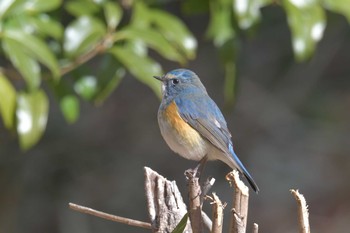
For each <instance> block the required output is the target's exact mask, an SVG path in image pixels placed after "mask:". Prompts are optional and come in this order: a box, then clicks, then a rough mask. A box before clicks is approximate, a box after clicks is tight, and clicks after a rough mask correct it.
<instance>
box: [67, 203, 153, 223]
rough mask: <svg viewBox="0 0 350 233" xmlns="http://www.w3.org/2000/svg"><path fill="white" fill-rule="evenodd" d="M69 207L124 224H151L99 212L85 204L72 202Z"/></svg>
mask: <svg viewBox="0 0 350 233" xmlns="http://www.w3.org/2000/svg"><path fill="white" fill-rule="evenodd" d="M69 208H71V209H72V210H76V211H78V212H81V213H84V214H90V215H94V216H96V217H99V218H104V219H107V220H110V221H114V222H119V223H124V224H126V225H129V226H134V227H141V228H146V229H151V224H150V223H148V222H142V221H138V220H134V219H130V218H124V217H120V216H116V215H112V214H107V213H104V212H101V211H98V210H94V209H91V208H88V207H85V206H81V205H77V204H74V203H69Z"/></svg>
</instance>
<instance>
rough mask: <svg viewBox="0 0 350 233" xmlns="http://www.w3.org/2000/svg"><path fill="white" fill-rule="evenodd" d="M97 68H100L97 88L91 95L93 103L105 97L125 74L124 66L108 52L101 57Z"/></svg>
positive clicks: (101, 100) (98, 102)
mask: <svg viewBox="0 0 350 233" xmlns="http://www.w3.org/2000/svg"><path fill="white" fill-rule="evenodd" d="M98 70H100V72H98V74H97V75H98V80H97V86H98V90H97V92H96V94H95V96H94V97H93V99H94V103H95V104H97V105H99V104H101V103H102V102H104V101H105V100H106V99H107V97H108V96H109V95H110V94H111V93H112V92H113V91H114V90H115V89H116V88H117V86H118V85H119V83H120V82H121V80H122V79H123V77H124V76H125V69H124V67H122V65H121V64H120V63H119V62H118V61H117V60H116V59H115V58H114V57H113V56H112V55H110V54H107V55H105V56H104V57H103V59H102V63H101V65H100V66H99V68H98Z"/></svg>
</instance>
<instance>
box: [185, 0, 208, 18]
mask: <svg viewBox="0 0 350 233" xmlns="http://www.w3.org/2000/svg"><path fill="white" fill-rule="evenodd" d="M209 2H210V1H209V0H201V1H198V0H186V1H182V4H181V10H182V12H185V14H188V15H194V14H206V13H207V12H208V11H209Z"/></svg>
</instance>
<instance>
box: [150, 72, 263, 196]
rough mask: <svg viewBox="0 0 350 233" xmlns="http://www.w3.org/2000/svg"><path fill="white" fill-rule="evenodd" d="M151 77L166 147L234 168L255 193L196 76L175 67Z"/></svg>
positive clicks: (222, 122) (221, 118)
mask: <svg viewBox="0 0 350 233" xmlns="http://www.w3.org/2000/svg"><path fill="white" fill-rule="evenodd" d="M154 78H156V79H158V80H160V81H161V82H162V94H163V98H162V102H161V104H160V107H159V110H158V123H159V128H160V132H161V134H162V136H163V138H164V140H165V141H166V143H167V144H168V146H169V147H170V148H171V149H172V150H173V151H174V152H176V153H177V154H179V155H181V156H182V157H184V158H186V159H189V160H195V161H203V160H205V161H206V160H221V161H222V162H224V163H226V164H227V165H228V166H230V167H231V168H232V169H238V171H239V172H240V173H241V174H243V175H244V176H245V177H246V179H247V180H248V182H249V184H250V185H251V187H252V188H253V190H254V191H255V192H258V191H259V188H258V186H257V185H256V183H255V181H254V180H253V178H252V176H251V175H250V174H249V172H248V171H247V169H246V168H245V167H244V166H243V164H242V162H241V161H240V160H239V158H238V157H237V155H236V154H235V152H234V150H233V145H232V141H231V133H230V132H229V130H228V128H227V123H226V121H225V118H224V116H223V115H222V113H221V111H220V109H219V108H218V106H217V105H216V104H215V102H214V101H213V100H212V99H211V98H210V97H209V95H208V93H207V91H206V89H205V87H204V86H203V84H202V82H201V81H200V79H199V77H198V76H197V75H196V74H195V73H194V72H192V71H190V70H187V69H176V70H172V71H170V72H168V73H167V74H165V75H164V76H162V77H158V76H154Z"/></svg>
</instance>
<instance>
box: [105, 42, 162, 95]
mask: <svg viewBox="0 0 350 233" xmlns="http://www.w3.org/2000/svg"><path fill="white" fill-rule="evenodd" d="M109 52H110V53H111V54H112V55H114V56H115V57H116V59H118V60H119V61H120V62H121V63H122V64H123V65H124V66H125V67H126V68H127V69H128V70H129V72H130V73H131V74H132V75H133V76H134V77H135V78H137V79H138V80H139V81H141V82H143V83H145V84H146V85H148V86H149V87H150V88H151V89H152V90H153V91H154V92H155V93H156V95H157V96H158V97H161V92H160V86H159V81H157V80H156V79H154V78H153V76H154V75H162V73H163V72H162V69H161V66H160V65H159V64H158V63H157V62H155V61H153V60H152V59H150V58H149V57H140V56H138V55H137V54H136V53H135V52H133V51H132V50H131V49H128V48H125V47H122V46H114V47H113V48H111V49H110V50H109Z"/></svg>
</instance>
